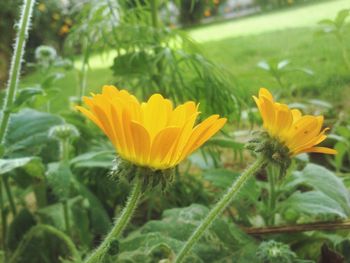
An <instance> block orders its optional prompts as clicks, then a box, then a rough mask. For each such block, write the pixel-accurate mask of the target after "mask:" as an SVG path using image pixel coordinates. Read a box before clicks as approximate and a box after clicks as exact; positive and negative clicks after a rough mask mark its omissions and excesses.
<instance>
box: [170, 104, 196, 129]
mask: <svg viewBox="0 0 350 263" xmlns="http://www.w3.org/2000/svg"><path fill="white" fill-rule="evenodd" d="M195 112H197V107H196V104H195V103H194V102H193V101H188V102H186V103H184V104H182V105H179V106H177V107H176V108H175V109H174V111H173V112H172V113H171V117H170V120H169V123H168V125H174V126H182V125H183V124H184V123H185V122H186V121H187V120H188V119H189V118H190V117H191V116H192V115H193V114H194V113H195Z"/></svg>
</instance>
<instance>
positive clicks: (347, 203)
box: [295, 164, 350, 216]
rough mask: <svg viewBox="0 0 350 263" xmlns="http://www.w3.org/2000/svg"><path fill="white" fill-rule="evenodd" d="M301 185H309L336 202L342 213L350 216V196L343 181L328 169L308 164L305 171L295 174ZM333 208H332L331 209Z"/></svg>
mask: <svg viewBox="0 0 350 263" xmlns="http://www.w3.org/2000/svg"><path fill="white" fill-rule="evenodd" d="M295 175H296V176H297V177H298V179H299V180H300V183H304V184H307V185H309V186H310V187H312V188H314V189H315V190H318V191H320V192H322V193H323V194H325V195H326V196H328V197H329V198H330V199H332V200H334V201H335V202H336V203H337V204H338V205H337V206H340V207H341V208H342V209H341V210H340V211H342V213H344V214H345V215H348V216H349V215H350V195H349V191H348V189H347V188H346V186H345V185H344V183H343V181H342V180H341V179H340V178H339V177H337V176H336V175H335V174H334V173H333V172H331V171H329V170H327V169H326V168H324V167H322V166H319V165H316V164H308V165H307V166H306V167H305V168H304V170H302V171H301V172H297V173H295ZM330 208H331V207H330Z"/></svg>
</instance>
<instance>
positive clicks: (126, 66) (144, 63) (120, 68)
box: [111, 51, 154, 76]
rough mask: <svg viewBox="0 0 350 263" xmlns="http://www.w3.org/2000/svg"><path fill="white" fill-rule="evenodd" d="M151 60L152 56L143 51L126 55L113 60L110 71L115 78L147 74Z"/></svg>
mask: <svg viewBox="0 0 350 263" xmlns="http://www.w3.org/2000/svg"><path fill="white" fill-rule="evenodd" d="M152 60H154V56H153V57H152V56H151V55H150V54H148V53H146V52H143V51H141V52H134V53H126V54H124V55H119V56H117V57H116V58H115V59H114V62H113V65H112V67H111V69H112V71H113V73H114V75H116V76H127V75H135V74H137V75H142V74H147V72H148V71H149V70H151V63H152Z"/></svg>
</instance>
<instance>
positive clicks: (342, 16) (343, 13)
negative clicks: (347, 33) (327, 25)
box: [334, 9, 350, 28]
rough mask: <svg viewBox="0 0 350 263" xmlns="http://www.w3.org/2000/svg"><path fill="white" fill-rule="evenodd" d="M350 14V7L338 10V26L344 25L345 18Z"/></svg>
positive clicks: (336, 21)
mask: <svg viewBox="0 0 350 263" xmlns="http://www.w3.org/2000/svg"><path fill="white" fill-rule="evenodd" d="M349 15H350V9H343V10H340V11H339V12H338V14H337V17H336V18H335V21H334V22H335V24H336V25H337V27H338V28H341V27H342V26H343V25H344V23H345V20H346V18H347V17H348V16H349Z"/></svg>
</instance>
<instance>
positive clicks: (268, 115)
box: [261, 96, 276, 131]
mask: <svg viewBox="0 0 350 263" xmlns="http://www.w3.org/2000/svg"><path fill="white" fill-rule="evenodd" d="M261 99H262V104H261V109H262V111H263V114H264V116H263V120H264V127H265V128H266V129H267V130H269V131H272V130H273V129H274V124H275V118H276V112H275V107H274V105H273V103H272V102H271V101H270V100H269V99H267V98H266V97H265V96H262V97H261Z"/></svg>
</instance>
